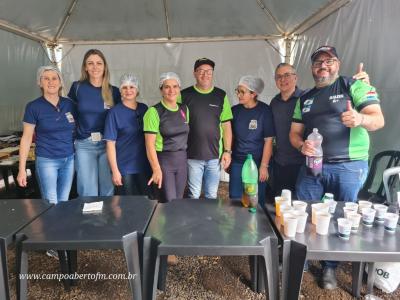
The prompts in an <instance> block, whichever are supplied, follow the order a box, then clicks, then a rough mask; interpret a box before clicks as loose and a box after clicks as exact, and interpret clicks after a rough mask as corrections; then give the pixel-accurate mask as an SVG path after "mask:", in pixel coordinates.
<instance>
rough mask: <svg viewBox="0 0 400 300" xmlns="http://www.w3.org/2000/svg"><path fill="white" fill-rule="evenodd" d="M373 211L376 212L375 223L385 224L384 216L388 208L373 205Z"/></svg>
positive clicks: (381, 205)
mask: <svg viewBox="0 0 400 300" xmlns="http://www.w3.org/2000/svg"><path fill="white" fill-rule="evenodd" d="M374 209H375V210H376V213H375V221H376V222H377V223H383V222H385V215H386V213H387V211H388V207H387V206H386V205H383V204H374Z"/></svg>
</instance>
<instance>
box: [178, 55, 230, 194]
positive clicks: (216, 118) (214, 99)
mask: <svg viewBox="0 0 400 300" xmlns="http://www.w3.org/2000/svg"><path fill="white" fill-rule="evenodd" d="M214 67H215V63H214V62H213V61H212V60H210V59H208V58H201V59H198V60H196V62H195V64H194V77H195V78H196V84H195V85H194V86H191V87H188V88H186V89H184V90H183V91H182V92H181V97H182V99H181V100H182V103H183V104H186V105H187V107H188V108H189V111H190V121H189V126H190V131H189V139H188V186H189V197H191V198H199V197H200V194H201V187H202V186H204V196H205V197H206V198H217V191H218V184H219V178H220V167H219V159H220V158H221V165H222V166H223V168H224V169H226V168H228V167H229V164H230V163H231V153H232V151H231V144H232V129H231V122H230V121H231V120H232V111H231V106H230V103H229V100H228V97H227V95H226V92H225V91H223V90H222V89H220V88H217V87H215V86H213V73H214Z"/></svg>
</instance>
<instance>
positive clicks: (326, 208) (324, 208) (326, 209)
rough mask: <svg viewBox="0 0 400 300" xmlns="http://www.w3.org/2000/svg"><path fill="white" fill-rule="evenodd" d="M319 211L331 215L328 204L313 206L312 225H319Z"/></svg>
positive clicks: (315, 204)
mask: <svg viewBox="0 0 400 300" xmlns="http://www.w3.org/2000/svg"><path fill="white" fill-rule="evenodd" d="M317 211H321V212H326V213H329V204H327V203H314V204H311V223H313V224H314V225H315V224H316V223H317V219H316V212H317Z"/></svg>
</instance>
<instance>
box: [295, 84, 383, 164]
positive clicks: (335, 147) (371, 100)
mask: <svg viewBox="0 0 400 300" xmlns="http://www.w3.org/2000/svg"><path fill="white" fill-rule="evenodd" d="M347 100H351V103H352V106H353V107H354V108H355V109H356V110H357V111H358V112H360V111H361V110H362V109H363V108H364V107H366V106H368V105H371V104H379V98H378V94H377V93H376V90H375V88H374V87H372V86H370V85H368V84H366V83H364V82H362V81H360V80H354V79H352V78H348V77H344V76H340V77H339V78H338V79H337V80H336V81H335V82H334V83H333V84H331V85H329V86H327V87H323V88H319V89H318V88H313V89H311V90H310V91H309V92H307V93H305V94H304V95H302V96H301V97H300V98H299V99H298V100H297V103H296V108H295V110H294V113H293V120H292V121H293V122H297V123H303V124H304V126H305V130H304V138H307V136H308V135H309V134H310V133H311V132H312V130H313V128H318V131H319V133H321V135H322V136H323V142H322V150H323V152H324V161H325V162H347V161H352V160H367V159H368V150H369V135H368V131H367V130H366V129H365V128H363V127H361V126H358V127H354V128H348V127H346V126H345V125H343V123H342V121H341V114H342V113H343V112H345V111H346V109H347Z"/></svg>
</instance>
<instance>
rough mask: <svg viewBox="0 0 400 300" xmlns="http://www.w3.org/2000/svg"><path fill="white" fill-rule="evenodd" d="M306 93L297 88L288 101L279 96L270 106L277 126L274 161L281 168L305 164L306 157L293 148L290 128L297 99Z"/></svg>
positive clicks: (273, 99)
mask: <svg viewBox="0 0 400 300" xmlns="http://www.w3.org/2000/svg"><path fill="white" fill-rule="evenodd" d="M304 93H305V91H303V90H301V89H299V88H298V87H296V89H295V91H294V93H293V95H291V96H290V98H289V99H287V100H286V101H285V100H283V99H282V96H281V94H280V93H279V94H277V95H276V96H275V97H274V98H272V100H271V103H270V104H269V106H270V108H271V110H272V115H273V116H274V125H275V133H276V138H275V143H276V151H275V152H274V159H275V162H277V163H278V164H279V165H281V166H287V165H301V164H303V163H304V155H303V154H301V153H300V151H298V150H297V149H296V148H294V147H293V146H292V144H291V143H290V140H289V132H290V127H291V125H292V117H293V112H294V108H295V106H296V102H297V99H299V98H300V96H301V95H303V94H304Z"/></svg>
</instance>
